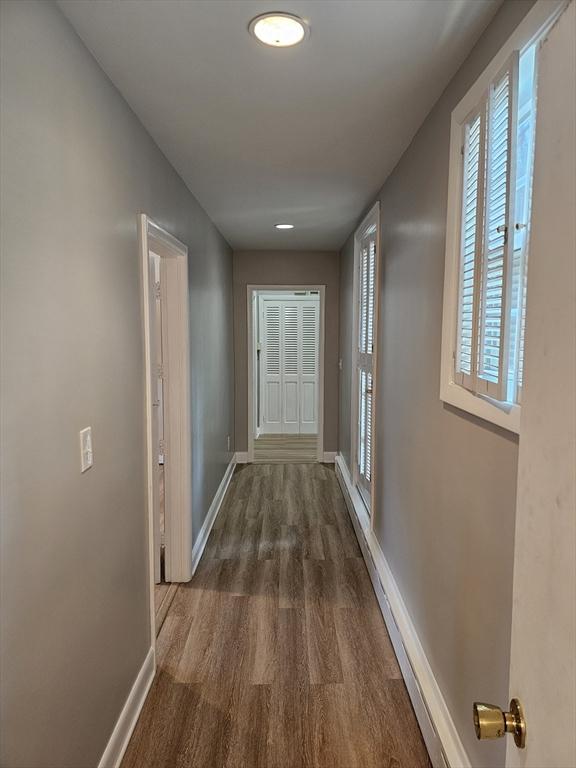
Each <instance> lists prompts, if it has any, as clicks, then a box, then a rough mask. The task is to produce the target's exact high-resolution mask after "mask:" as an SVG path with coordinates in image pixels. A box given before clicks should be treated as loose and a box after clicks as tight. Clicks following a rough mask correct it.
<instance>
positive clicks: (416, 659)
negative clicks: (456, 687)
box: [336, 454, 472, 768]
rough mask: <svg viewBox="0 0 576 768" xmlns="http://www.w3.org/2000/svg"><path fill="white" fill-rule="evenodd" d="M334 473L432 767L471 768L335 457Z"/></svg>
mask: <svg viewBox="0 0 576 768" xmlns="http://www.w3.org/2000/svg"><path fill="white" fill-rule="evenodd" d="M336 475H337V477H338V480H339V482H340V485H341V487H342V491H343V493H344V498H345V500H346V505H347V506H348V511H349V513H350V518H351V520H352V524H353V526H354V530H355V531H356V536H357V537H358V542H359V544H360V548H361V550H362V555H363V557H364V560H365V562H366V567H367V568H368V572H369V574H370V578H371V580H372V585H373V587H374V592H375V593H376V597H377V599H378V604H379V605H380V610H381V611H382V616H383V617H384V621H385V622H386V627H387V628H388V633H389V635H390V639H391V641H392V644H393V646H394V650H395V652H396V656H397V658H398V663H399V665H400V669H401V671H402V676H403V677H404V682H405V683H406V688H407V689H408V693H409V695H410V699H411V701H412V706H413V707H414V712H415V713H416V717H417V719H418V724H419V725H420V730H421V731H422V736H423V737H424V741H425V743H426V748H427V750H428V753H429V755H430V760H431V761H432V765H433V766H434V768H446V766H448V768H471V765H472V764H471V762H470V758H469V757H468V755H467V753H466V750H465V749H464V745H463V744H462V741H461V739H460V736H459V734H458V731H457V729H456V726H455V725H454V721H453V720H452V717H451V715H450V712H449V710H448V707H447V705H446V702H445V700H444V697H443V695H442V691H441V690H440V687H439V685H438V682H437V680H436V678H435V677H434V673H433V672H432V669H431V667H430V663H429V662H428V659H427V657H426V654H425V653H424V648H423V647H422V644H421V642H420V639H419V637H418V634H417V633H416V628H415V627H414V624H413V623H412V619H411V618H410V614H409V613H408V610H407V609H406V606H405V604H404V601H403V599H402V595H401V593H400V590H399V589H398V585H397V584H396V581H395V579H394V576H393V575H392V571H391V570H390V566H389V565H388V562H387V561H386V558H385V557H384V553H383V552H382V549H381V548H380V544H379V542H378V540H377V538H376V536H375V534H374V532H373V531H372V528H371V526H370V518H369V516H368V514H367V512H366V507H365V506H364V504H363V503H362V500H361V499H360V494H359V493H358V491H357V489H356V488H355V487H354V486H353V484H352V481H351V478H350V473H349V471H348V467H347V466H346V462H345V461H344V459H343V458H342V456H341V455H340V454H337V455H336Z"/></svg>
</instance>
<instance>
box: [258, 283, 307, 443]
mask: <svg viewBox="0 0 576 768" xmlns="http://www.w3.org/2000/svg"><path fill="white" fill-rule="evenodd" d="M261 304H262V308H261V313H260V317H261V323H260V326H261V346H262V386H261V392H262V400H261V402H262V419H261V431H262V433H264V434H274V433H277V434H302V433H306V434H316V432H317V431H318V378H319V351H318V342H319V321H320V304H319V299H317V298H316V299H313V298H306V297H304V298H302V299H300V298H298V297H295V298H293V299H292V298H291V299H276V298H263V299H262V301H261Z"/></svg>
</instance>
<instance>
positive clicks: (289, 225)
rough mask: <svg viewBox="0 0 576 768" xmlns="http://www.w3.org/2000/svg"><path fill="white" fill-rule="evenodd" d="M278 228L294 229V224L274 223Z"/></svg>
mask: <svg viewBox="0 0 576 768" xmlns="http://www.w3.org/2000/svg"><path fill="white" fill-rule="evenodd" d="M274 226H275V227H276V229H294V224H274Z"/></svg>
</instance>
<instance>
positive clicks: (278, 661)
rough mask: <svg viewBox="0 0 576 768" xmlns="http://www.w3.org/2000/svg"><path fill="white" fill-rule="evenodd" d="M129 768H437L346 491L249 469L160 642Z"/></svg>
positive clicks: (325, 479) (275, 469) (283, 468)
mask: <svg viewBox="0 0 576 768" xmlns="http://www.w3.org/2000/svg"><path fill="white" fill-rule="evenodd" d="M157 655H158V672H157V675H156V679H155V681H154V683H153V685H152V689H151V692H150V694H149V696H148V699H147V701H146V704H145V706H144V709H143V711H142V714H141V716H140V719H139V721H138V724H137V726H136V729H135V731H134V734H133V737H132V740H131V742H130V744H129V746H128V750H127V752H126V755H125V757H124V760H123V762H122V768H148V767H150V768H152V766H153V767H154V768H161V767H163V766H165V767H166V768H192V767H194V768H196V766H198V768H224V766H226V768H260V767H261V768H308V767H309V766H310V767H312V766H314V767H315V768H420V766H422V767H426V768H429V766H430V762H429V759H428V756H427V754H426V751H425V748H424V744H423V742H422V737H421V734H420V731H419V730H418V726H417V723H416V718H415V716H414V712H413V710H412V707H411V705H410V700H409V698H408V694H407V692H406V688H405V686H404V683H403V681H402V679H401V676H400V671H399V668H398V665H397V662H396V659H395V656H394V653H393V650H392V646H391V644H390V640H389V638H388V635H387V632H386V628H385V626H384V623H383V620H382V616H381V614H380V611H379V609H378V605H377V603H376V598H375V596H374V592H373V590H372V586H371V584H370V580H369V577H368V573H367V571H366V568H365V565H364V562H363V560H362V556H361V553H360V550H359V548H358V544H357V541H356V538H355V536H354V531H353V529H352V526H351V523H350V519H349V517H348V513H347V510H346V506H345V503H344V499H343V497H342V494H341V492H340V488H339V486H338V481H337V479H336V476H335V474H334V470H333V469H332V468H331V467H328V466H325V465H321V464H286V465H282V464H272V465H269V464H259V465H256V464H248V465H243V466H241V467H239V468H238V469H237V471H236V473H235V475H234V477H233V479H232V482H231V484H230V488H229V490H228V493H227V494H226V498H225V500H224V503H223V508H222V510H221V512H220V514H219V516H218V518H217V521H216V524H215V526H214V529H213V531H212V533H211V535H210V538H209V541H208V544H207V547H206V550H205V553H204V556H203V557H202V560H201V562H200V565H199V567H198V570H197V572H196V574H195V576H194V578H193V579H192V581H191V582H190V584H186V585H181V586H180V587H179V588H178V590H177V592H176V595H175V597H174V600H173V601H172V604H171V606H170V609H169V611H168V615H167V616H166V619H165V621H164V624H163V626H162V629H161V631H160V634H159V637H158V640H157Z"/></svg>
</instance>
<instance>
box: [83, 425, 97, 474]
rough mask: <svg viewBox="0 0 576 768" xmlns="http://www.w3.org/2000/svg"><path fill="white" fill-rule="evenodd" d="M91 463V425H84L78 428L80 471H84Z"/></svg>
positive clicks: (92, 458)
mask: <svg viewBox="0 0 576 768" xmlns="http://www.w3.org/2000/svg"><path fill="white" fill-rule="evenodd" d="M93 464H94V452H93V450H92V427H85V428H84V429H81V430H80V471H81V472H86V470H87V469H90V467H91V466H92V465H93Z"/></svg>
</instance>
